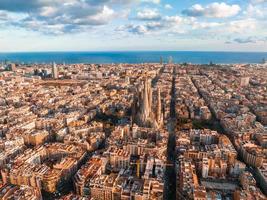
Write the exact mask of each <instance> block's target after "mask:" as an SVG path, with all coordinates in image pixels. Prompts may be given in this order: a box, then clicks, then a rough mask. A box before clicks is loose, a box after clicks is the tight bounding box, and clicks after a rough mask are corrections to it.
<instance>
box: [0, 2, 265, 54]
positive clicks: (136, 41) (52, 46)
mask: <svg viewBox="0 0 267 200" xmlns="http://www.w3.org/2000/svg"><path fill="white" fill-rule="evenodd" d="M110 50H112V51H124V50H196V51H202V50H205V51H267V0H223V1H219V0H202V1H196V0H0V51H1V52H9V51H15V52H16V51H110Z"/></svg>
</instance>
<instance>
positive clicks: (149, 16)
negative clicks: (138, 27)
mask: <svg viewBox="0 0 267 200" xmlns="http://www.w3.org/2000/svg"><path fill="white" fill-rule="evenodd" d="M136 18H137V19H139V20H160V18H161V15H160V13H159V11H158V10H157V9H149V8H145V9H143V10H140V11H138V12H137V15H136Z"/></svg>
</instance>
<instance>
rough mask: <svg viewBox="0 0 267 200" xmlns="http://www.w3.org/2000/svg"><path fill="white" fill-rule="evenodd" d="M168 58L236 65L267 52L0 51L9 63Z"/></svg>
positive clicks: (255, 60) (156, 60) (155, 60)
mask: <svg viewBox="0 0 267 200" xmlns="http://www.w3.org/2000/svg"><path fill="white" fill-rule="evenodd" d="M161 57H162V59H163V62H168V60H169V58H170V57H171V58H172V61H173V63H185V62H186V63H193V64H208V63H210V62H212V63H214V64H236V63H261V62H262V61H263V59H264V58H265V59H266V60H267V52H201V51H114V52H34V53H33V52H29V53H26V52H23V53H0V62H5V61H8V62H13V63H24V64H33V63H38V64H42V63H47V64H48V63H52V62H56V63H59V64H60V63H66V64H76V63H96V64H106V63H159V62H160V58H161Z"/></svg>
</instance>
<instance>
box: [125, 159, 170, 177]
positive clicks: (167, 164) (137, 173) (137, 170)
mask: <svg viewBox="0 0 267 200" xmlns="http://www.w3.org/2000/svg"><path fill="white" fill-rule="evenodd" d="M130 164H131V165H136V166H137V169H136V176H137V177H139V178H140V165H146V164H147V163H140V161H139V160H138V161H137V162H130ZM160 165H163V166H171V167H172V166H174V164H172V163H163V164H160Z"/></svg>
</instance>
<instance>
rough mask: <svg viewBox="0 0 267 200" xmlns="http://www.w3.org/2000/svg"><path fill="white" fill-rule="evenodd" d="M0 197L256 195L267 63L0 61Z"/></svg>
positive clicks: (259, 198)
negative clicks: (59, 62) (37, 62)
mask: <svg viewBox="0 0 267 200" xmlns="http://www.w3.org/2000/svg"><path fill="white" fill-rule="evenodd" d="M0 170H1V174H0V199H1V200H46V199H47V200H50V199H59V200H89V199H90V200H163V199H166V200H173V199H181V200H184V199H192V200H206V199H209V200H221V199H222V200H224V199H227V200H228V199H229V200H231V199H233V200H247V199H251V200H254V199H255V200H266V199H267V196H266V195H267V63H264V62H263V63H262V64H235V65H230V64H229V65H222V64H221V65H216V64H212V63H210V64H208V65H196V64H189V63H183V64H173V63H172V60H171V59H170V60H169V62H168V63H163V60H162V59H161V60H160V62H159V63H154V64H152V63H151V64H64V63H62V64H56V63H51V64H14V63H9V62H5V63H2V64H1V65H0Z"/></svg>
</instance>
